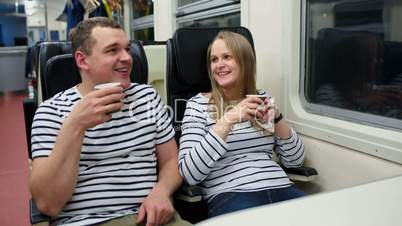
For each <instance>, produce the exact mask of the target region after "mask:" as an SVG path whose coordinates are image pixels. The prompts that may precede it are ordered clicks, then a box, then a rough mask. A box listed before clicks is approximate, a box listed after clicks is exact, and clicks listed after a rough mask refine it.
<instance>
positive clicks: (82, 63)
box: [74, 50, 88, 71]
mask: <svg viewBox="0 0 402 226" xmlns="http://www.w3.org/2000/svg"><path fill="white" fill-rule="evenodd" d="M74 58H75V63H76V64H77V67H78V68H79V69H80V70H84V71H85V70H88V62H87V55H86V54H85V53H84V52H82V51H79V50H77V51H76V52H75V53H74Z"/></svg>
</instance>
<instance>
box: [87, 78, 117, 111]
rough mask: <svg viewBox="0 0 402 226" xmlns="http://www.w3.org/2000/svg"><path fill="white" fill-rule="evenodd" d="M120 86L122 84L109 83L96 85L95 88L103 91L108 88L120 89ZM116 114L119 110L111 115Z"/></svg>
mask: <svg viewBox="0 0 402 226" xmlns="http://www.w3.org/2000/svg"><path fill="white" fill-rule="evenodd" d="M118 86H121V83H120V82H108V83H101V84H98V85H96V86H95V87H94V89H95V90H101V89H106V88H111V87H118ZM121 101H123V100H121ZM116 112H119V110H118V111H113V112H110V114H113V113H116Z"/></svg>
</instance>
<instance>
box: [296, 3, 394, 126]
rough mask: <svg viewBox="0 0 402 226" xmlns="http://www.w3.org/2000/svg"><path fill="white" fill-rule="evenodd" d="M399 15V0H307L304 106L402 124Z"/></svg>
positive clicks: (357, 117) (343, 115)
mask: <svg viewBox="0 0 402 226" xmlns="http://www.w3.org/2000/svg"><path fill="white" fill-rule="evenodd" d="M401 15H402V8H401V7H400V4H399V3H397V1H384V0H359V1H356V0H342V1H340V0H310V1H307V4H306V21H305V22H306V23H305V29H304V32H305V35H306V36H305V38H306V39H305V44H304V47H305V48H304V50H305V56H306V58H305V59H304V63H305V67H304V68H305V71H304V83H303V84H302V88H303V91H304V97H305V99H306V101H307V105H308V106H307V108H308V109H310V110H312V111H315V112H319V113H323V114H326V115H332V116H335V117H341V118H344V119H351V120H354V121H356V120H357V121H365V122H366V123H369V124H372V123H374V124H379V125H383V126H388V127H395V128H399V129H401V128H402V123H401V121H400V120H402V104H401V103H402V35H401V34H402V27H401V26H400V18H401ZM309 104H310V105H309ZM395 122H397V123H395Z"/></svg>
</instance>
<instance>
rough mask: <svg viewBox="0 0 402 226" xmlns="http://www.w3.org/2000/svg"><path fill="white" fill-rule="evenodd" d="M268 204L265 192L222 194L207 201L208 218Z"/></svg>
mask: <svg viewBox="0 0 402 226" xmlns="http://www.w3.org/2000/svg"><path fill="white" fill-rule="evenodd" d="M268 203H270V200H269V198H268V196H267V191H258V192H227V193H222V194H219V195H217V196H215V197H214V198H212V200H210V201H209V203H208V217H215V216H218V215H221V214H225V213H230V212H233V211H237V210H242V209H247V208H251V207H255V206H261V205H265V204H268Z"/></svg>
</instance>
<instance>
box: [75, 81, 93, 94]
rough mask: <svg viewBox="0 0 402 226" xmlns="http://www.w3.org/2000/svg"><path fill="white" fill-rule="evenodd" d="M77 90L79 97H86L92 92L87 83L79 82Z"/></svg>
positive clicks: (91, 87)
mask: <svg viewBox="0 0 402 226" xmlns="http://www.w3.org/2000/svg"><path fill="white" fill-rule="evenodd" d="M77 90H78V92H79V93H80V94H81V96H83V97H84V96H86V95H87V94H88V93H89V92H91V91H92V90H93V86H92V85H89V84H87V83H84V82H81V83H80V84H78V85H77Z"/></svg>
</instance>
